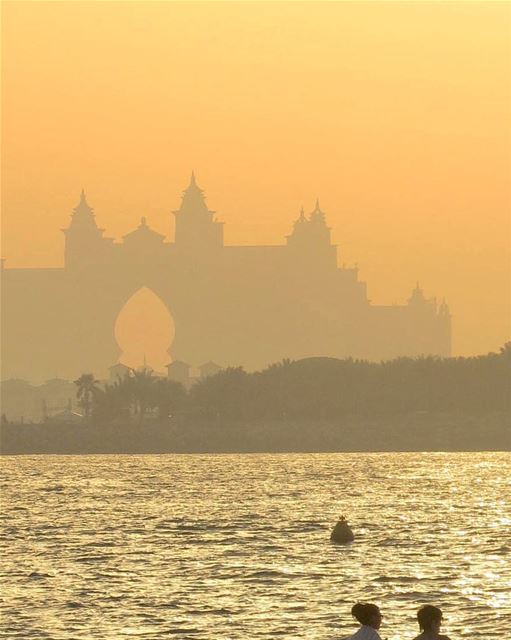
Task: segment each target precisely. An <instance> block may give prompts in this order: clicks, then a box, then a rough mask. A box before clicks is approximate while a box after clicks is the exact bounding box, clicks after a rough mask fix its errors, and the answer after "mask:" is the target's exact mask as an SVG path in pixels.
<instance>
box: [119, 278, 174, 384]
mask: <svg viewBox="0 0 511 640" xmlns="http://www.w3.org/2000/svg"><path fill="white" fill-rule="evenodd" d="M174 334H175V326H174V320H173V318H172V315H171V314H170V312H169V310H168V308H167V306H166V305H165V304H164V303H163V301H162V300H161V298H160V297H159V296H157V295H156V294H155V293H154V291H151V289H148V288H147V287H142V288H141V289H139V290H138V291H136V292H135V293H134V294H133V295H132V296H131V298H130V299H129V300H128V301H127V302H126V304H125V305H124V306H123V308H122V309H121V310H120V312H119V315H118V316H117V320H116V322H115V339H116V341H117V344H118V345H119V348H120V349H121V351H122V353H121V355H120V356H119V362H122V363H123V364H125V365H127V366H129V367H133V368H137V367H140V366H142V365H143V364H144V361H145V362H146V363H147V366H149V367H151V368H152V369H154V370H155V371H157V372H162V373H165V365H167V364H168V363H169V362H170V357H169V354H168V350H169V348H170V346H171V344H172V342H173V341H174Z"/></svg>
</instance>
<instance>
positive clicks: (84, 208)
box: [62, 189, 105, 269]
mask: <svg viewBox="0 0 511 640" xmlns="http://www.w3.org/2000/svg"><path fill="white" fill-rule="evenodd" d="M62 231H63V232H64V234H65V236H66V241H65V242H66V247H65V253H64V264H65V267H66V269H80V268H82V267H85V266H87V265H90V264H96V263H97V261H98V258H99V257H100V254H101V253H102V250H103V247H104V244H105V239H104V238H103V233H104V229H100V228H99V227H98V225H97V224H96V219H95V216H94V210H93V209H92V208H91V207H90V206H89V205H88V203H87V200H86V198H85V191H84V190H83V189H82V193H81V194H80V202H79V203H78V205H77V206H76V207H75V208H74V209H73V213H72V214H71V222H70V224H69V227H68V228H67V229H62Z"/></svg>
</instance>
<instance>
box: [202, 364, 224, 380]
mask: <svg viewBox="0 0 511 640" xmlns="http://www.w3.org/2000/svg"><path fill="white" fill-rule="evenodd" d="M199 371H200V377H201V378H208V377H209V376H214V375H216V374H217V373H219V372H220V371H222V367H221V366H220V365H218V364H216V362H211V360H210V361H209V362H206V363H205V364H203V365H201V366H200V367H199Z"/></svg>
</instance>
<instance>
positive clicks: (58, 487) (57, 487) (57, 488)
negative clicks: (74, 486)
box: [40, 484, 65, 492]
mask: <svg viewBox="0 0 511 640" xmlns="http://www.w3.org/2000/svg"><path fill="white" fill-rule="evenodd" d="M64 488H65V487H64V485H63V484H56V485H53V486H52V487H42V488H41V489H40V491H46V492H50V491H56V492H60V491H64Z"/></svg>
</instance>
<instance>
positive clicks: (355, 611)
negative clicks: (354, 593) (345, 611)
mask: <svg viewBox="0 0 511 640" xmlns="http://www.w3.org/2000/svg"><path fill="white" fill-rule="evenodd" d="M351 615H352V616H353V617H354V618H356V620H358V621H359V622H360V624H364V625H365V626H366V627H372V628H373V629H379V628H380V625H381V618H382V615H381V613H380V609H379V608H378V607H377V606H376V605H375V604H370V603H369V602H357V604H355V605H353V607H352V608H351Z"/></svg>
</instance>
